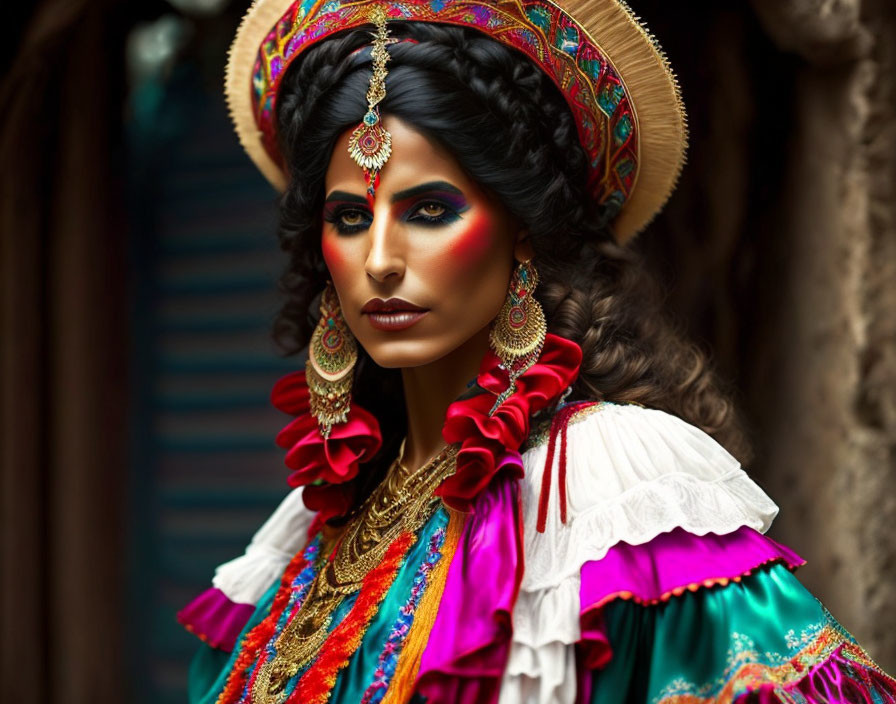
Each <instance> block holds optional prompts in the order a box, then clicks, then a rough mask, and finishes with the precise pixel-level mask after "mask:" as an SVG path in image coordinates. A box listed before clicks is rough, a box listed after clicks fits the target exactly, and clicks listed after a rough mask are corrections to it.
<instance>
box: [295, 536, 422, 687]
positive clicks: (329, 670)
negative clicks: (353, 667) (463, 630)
mask: <svg viewBox="0 0 896 704" xmlns="http://www.w3.org/2000/svg"><path fill="white" fill-rule="evenodd" d="M415 540H416V537H415V536H414V535H413V534H411V533H402V534H401V535H400V536H398V537H397V538H396V539H395V541H394V542H393V543H392V544H391V545H390V546H389V548H388V550H387V551H386V554H385V555H384V556H383V559H382V561H381V562H380V563H379V564H378V565H377V566H376V567H374V568H373V569H372V570H370V572H368V573H367V575H366V576H365V577H364V581H363V582H362V583H361V590H360V591H359V592H358V597H357V599H356V601H355V603H354V605H353V606H352V609H351V611H349V613H348V614H346V616H345V618H344V619H342V622H341V623H340V624H339V625H338V626H336V628H334V629H333V631H332V632H331V633H330V635H329V636H328V637H327V640H326V642H325V643H324V645H323V646H322V647H321V649H320V653H319V655H318V656H317V659H316V660H315V661H314V663H313V664H312V665H311V667H310V668H308V670H307V671H306V672H305V674H304V675H302V677H301V679H300V680H299V682H298V685H297V686H296V689H295V691H294V692H293V694H292V695H291V696H290V697H289V699H288V700H287V701H288V702H290V704H299V703H300V702H301V704H325V703H326V701H327V700H328V699H329V698H330V692H331V691H332V689H333V686H334V685H335V684H336V677H337V676H338V675H339V671H340V670H341V669H342V668H344V667H345V666H346V665H347V664H348V661H349V659H350V658H351V656H352V655H353V654H354V652H355V651H356V650H357V649H358V647H359V646H360V645H361V640H362V639H363V638H364V633H365V632H366V631H367V626H368V624H369V623H370V619H371V618H373V616H374V614H375V613H376V610H377V609H378V608H379V605H380V603H381V602H382V601H383V599H385V598H386V594H387V592H388V591H389V588H390V587H391V586H392V583H393V581H394V580H395V575H396V573H397V572H398V568H399V567H400V566H401V563H402V561H403V560H404V557H405V555H406V554H407V552H408V550H409V549H410V547H411V545H413V544H414V542H415Z"/></svg>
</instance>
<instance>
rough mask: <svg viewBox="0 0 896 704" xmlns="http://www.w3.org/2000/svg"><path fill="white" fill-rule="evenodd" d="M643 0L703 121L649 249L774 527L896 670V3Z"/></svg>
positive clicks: (818, 588) (813, 585)
mask: <svg viewBox="0 0 896 704" xmlns="http://www.w3.org/2000/svg"><path fill="white" fill-rule="evenodd" d="M634 4H635V7H636V9H637V10H638V11H639V12H640V14H641V15H642V16H643V17H645V18H646V19H647V21H648V23H649V25H650V27H651V29H653V31H654V32H655V33H656V34H657V36H658V37H659V38H660V39H661V41H662V42H663V44H664V46H666V48H667V50H668V53H669V55H670V59H671V60H672V64H673V66H675V67H676V69H677V70H678V72H679V74H680V79H681V84H682V88H683V92H684V97H685V101H686V103H687V105H688V109H689V113H690V116H691V121H690V122H691V131H692V139H691V148H690V152H689V164H688V166H687V167H686V170H685V173H684V175H683V178H682V182H681V184H680V187H679V189H678V190H677V192H676V193H675V195H674V196H673V199H672V200H671V201H670V203H669V207H668V208H667V209H666V211H665V212H664V213H663V214H662V216H661V217H660V218H659V219H658V220H657V222H656V223H655V225H654V226H653V228H651V230H650V231H648V232H646V233H645V234H644V236H642V238H641V241H640V242H639V246H640V247H641V248H642V249H643V250H644V252H645V255H646V256H647V258H648V261H649V262H650V264H651V265H652V266H653V267H654V268H655V269H656V271H657V272H658V273H659V275H660V277H661V278H662V279H664V280H665V282H666V285H667V287H668V290H669V304H670V307H671V308H672V309H673V311H674V312H675V313H676V314H677V316H678V317H679V318H680V320H681V321H682V323H683V324H684V325H686V326H687V327H689V328H690V329H691V331H692V332H693V333H694V335H695V337H697V338H698V339H699V340H701V341H703V342H704V343H705V345H706V347H707V349H710V350H712V351H713V354H714V356H715V361H716V363H717V365H718V367H719V369H720V370H721V372H722V374H723V376H725V377H726V378H728V379H731V380H732V381H733V383H734V386H735V391H736V393H737V394H738V396H739V400H740V402H741V403H740V405H741V407H742V409H743V413H744V416H745V420H746V422H747V425H748V427H749V428H750V429H751V431H752V433H751V435H752V438H753V445H754V448H755V457H754V459H753V460H752V462H750V463H748V468H749V470H750V471H751V473H752V474H753V476H754V477H756V479H757V480H758V481H759V482H760V483H761V484H762V485H763V486H764V487H765V488H766V489H767V491H768V492H769V494H770V495H771V496H772V497H773V498H774V499H775V501H776V502H777V503H778V504H779V505H780V506H781V514H780V517H779V518H778V520H777V521H776V523H775V526H774V527H773V529H772V535H773V536H774V537H776V538H778V539H779V540H782V541H783V542H786V543H788V544H790V545H791V546H793V547H794V548H795V549H796V550H797V551H798V552H799V553H801V554H802V555H803V556H804V557H806V558H807V560H808V564H807V566H806V567H804V568H803V569H801V570H800V577H801V579H802V580H803V582H804V583H805V584H806V585H807V586H808V587H809V588H810V589H811V590H812V591H813V592H814V593H815V594H817V595H818V596H819V597H820V598H821V599H822V600H823V601H824V602H825V604H826V605H827V606H828V607H829V608H830V610H831V611H832V612H833V613H834V614H835V616H837V617H838V618H839V619H840V620H841V621H842V622H843V624H844V625H845V626H846V627H847V628H848V629H850V630H851V631H852V632H853V633H854V634H855V635H856V637H857V638H858V639H859V641H860V642H861V643H862V644H863V645H864V646H865V647H866V648H867V650H868V651H869V653H870V654H871V655H872V657H874V658H876V659H877V660H878V661H879V662H880V664H881V665H882V666H883V667H884V668H885V669H887V670H888V671H890V672H896V618H894V617H893V616H892V604H893V603H894V602H896V6H894V5H893V3H892V2H891V0H842V1H838V0H753V2H752V4H748V3H711V2H696V3H694V6H693V7H689V11H688V13H687V17H683V16H682V15H681V13H680V8H679V7H678V6H676V7H674V8H673V7H670V6H669V5H668V4H667V3H662V2H659V1H657V2H649V1H647V0H643V1H642V2H637V3H634Z"/></svg>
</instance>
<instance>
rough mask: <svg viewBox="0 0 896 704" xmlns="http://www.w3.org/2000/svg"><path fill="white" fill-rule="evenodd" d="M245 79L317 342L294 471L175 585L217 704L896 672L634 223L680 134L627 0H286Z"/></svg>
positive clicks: (204, 687) (207, 691) (856, 684)
mask: <svg viewBox="0 0 896 704" xmlns="http://www.w3.org/2000/svg"><path fill="white" fill-rule="evenodd" d="M589 31H590V34H589ZM592 36H593V37H595V38H594V39H592ZM228 96H229V99H230V103H231V108H232V112H233V116H234V120H235V123H236V125H237V131H238V132H239V134H240V137H241V139H242V141H243V144H244V146H245V147H246V149H247V151H248V152H249V154H250V155H251V156H252V158H253V159H254V160H255V161H256V163H257V164H258V165H259V167H260V168H261V169H262V171H263V172H264V173H265V175H266V176H267V177H268V178H269V179H270V180H271V181H272V183H274V184H275V185H278V186H279V187H281V188H283V189H284V196H283V200H282V218H281V238H282V244H283V247H284V249H285V250H286V251H287V252H288V253H289V255H290V266H289V269H288V271H287V273H286V275H285V276H284V279H283V287H284V290H285V292H286V294H287V304H286V305H285V307H284V309H283V311H282V314H281V316H280V320H279V325H278V334H279V336H280V338H281V339H282V340H285V341H286V343H287V346H291V347H292V349H293V350H294V351H298V350H299V349H300V348H302V347H303V346H304V345H306V344H307V345H308V346H309V347H308V362H307V364H306V368H305V371H304V372H297V373H294V374H291V375H289V376H287V377H286V378H284V379H283V380H281V381H280V382H279V383H278V384H277V386H276V387H275V389H274V393H273V402H274V404H275V405H276V406H277V407H279V408H281V409H282V410H284V411H286V412H287V413H290V414H292V415H293V416H295V419H294V420H293V421H292V422H291V423H290V424H289V425H287V427H286V428H285V429H284V430H283V431H282V432H281V433H280V435H279V436H278V443H279V444H280V445H281V446H282V447H284V448H285V449H286V450H287V455H286V464H287V465H288V466H289V467H290V468H291V469H292V470H293V472H292V474H291V476H290V484H291V485H292V486H294V487H297V488H296V489H295V490H294V491H293V492H292V493H291V494H290V495H289V496H288V497H287V498H286V500H285V501H284V503H283V504H282V505H281V506H280V508H279V509H278V510H277V511H276V512H275V513H274V515H273V516H272V517H271V519H270V520H269V521H268V522H267V523H266V524H265V525H264V526H263V527H262V528H261V530H260V531H259V532H258V533H257V534H256V536H255V537H254V539H253V541H252V543H251V544H250V546H249V548H248V549H247V551H246V554H245V555H244V556H243V557H240V558H238V559H237V560H234V561H232V562H230V563H227V564H225V565H222V566H221V567H220V568H219V569H218V571H217V573H216V575H215V581H214V585H215V586H214V588H213V589H211V590H209V591H208V592H206V593H204V594H203V595H201V596H200V597H199V598H198V599H196V600H195V601H194V602H193V603H191V604H190V605H189V606H188V607H187V608H186V609H184V611H183V612H182V613H181V615H180V616H181V620H182V622H183V623H184V624H185V625H186V626H187V627H188V628H190V629H191V630H193V631H194V632H196V633H197V634H198V635H200V637H202V639H203V640H204V641H205V642H206V644H207V645H205V646H203V648H202V649H201V651H200V653H199V655H198V656H197V658H196V660H195V661H194V665H193V669H192V677H193V680H192V683H191V697H192V700H193V701H199V702H220V703H230V702H286V701H289V702H365V703H366V702H380V701H382V702H389V703H391V702H410V701H429V702H489V701H501V702H573V701H588V702H601V703H603V702H662V703H664V704H672V703H673V702H674V703H675V704H683V703H685V702H686V703H688V704H692V703H696V702H708V701H719V702H728V701H735V700H737V701H768V702H772V701H787V702H794V701H799V702H802V701H810V702H841V701H867V702H893V701H896V682H894V681H893V680H892V679H891V678H889V677H888V676H887V675H885V674H884V673H882V672H881V671H880V670H879V669H878V668H877V667H876V666H875V665H874V663H872V662H871V661H870V660H869V659H868V657H867V656H866V655H865V653H864V652H863V651H862V650H861V648H859V647H858V645H857V644H856V643H855V642H854V640H853V639H852V638H851V637H850V636H849V634H847V633H846V632H845V631H844V630H843V629H842V628H841V627H840V626H839V624H837V622H836V621H835V620H834V619H833V618H832V617H831V616H830V615H829V614H828V613H827V611H826V610H825V609H824V608H823V607H822V606H821V605H820V604H819V603H818V602H817V601H816V600H815V599H814V598H813V597H812V596H811V595H810V594H809V593H808V592H806V591H805V590H804V589H803V588H802V587H801V585H800V584H799V582H798V581H797V580H796V578H795V577H794V576H793V575H792V573H791V570H792V569H794V568H796V567H797V566H798V565H799V564H801V560H800V558H799V557H798V556H797V555H795V554H794V553H793V552H791V551H790V550H788V549H787V548H785V547H783V546H781V545H778V544H776V543H774V542H773V541H771V540H769V539H767V538H765V537H764V536H763V535H762V533H763V532H764V531H765V530H766V529H767V528H768V526H769V524H770V522H771V520H772V518H773V517H774V515H775V513H776V511H777V508H776V507H775V505H774V504H773V503H772V502H771V500H770V499H769V498H768V497H767V496H766V495H765V494H764V493H763V492H762V491H761V490H760V489H759V487H757V486H756V485H755V484H754V483H753V482H752V481H750V479H749V478H748V477H747V475H746V474H745V473H744V472H743V471H742V470H741V469H740V466H739V464H738V462H737V460H735V459H734V457H733V456H732V454H730V452H732V453H735V454H739V453H741V451H742V450H741V442H740V437H739V434H738V431H737V428H736V425H735V422H734V419H733V418H732V412H731V409H730V405H729V404H728V402H727V400H726V399H725V398H724V396H723V394H722V393H721V392H720V390H719V389H718V386H717V384H716V382H715V380H714V379H713V376H712V374H711V373H710V371H709V370H708V369H707V367H706V364H705V361H704V359H703V358H702V356H701V355H700V354H698V353H697V352H695V351H694V350H693V349H692V348H691V347H689V346H688V345H687V344H685V343H684V342H683V341H682V340H681V339H680V338H679V337H678V336H676V334H675V333H674V332H673V331H672V330H671V329H670V328H669V327H668V326H667V325H666V324H665V323H664V322H663V320H662V318H661V316H660V315H659V313H658V312H657V310H656V309H655V308H654V307H653V305H652V304H651V303H650V300H651V299H650V298H649V297H645V294H644V286H643V277H642V275H641V274H640V273H639V271H638V268H637V264H636V263H635V262H633V260H632V257H631V255H630V254H629V253H628V252H627V251H626V250H625V249H624V248H623V247H622V246H621V243H623V242H624V241H625V240H626V239H628V238H629V237H631V236H632V235H633V234H635V233H636V232H637V231H638V230H640V229H641V228H643V227H644V225H645V224H646V223H647V222H648V221H649V220H650V218H651V217H652V216H653V215H654V214H655V213H656V211H657V210H658V209H659V208H660V207H661V206H662V204H663V202H664V201H665V200H666V198H667V197H668V195H669V193H670V191H671V190H672V188H673V186H674V183H675V180H676V178H677V176H678V172H679V170H680V168H681V164H682V160H683V150H684V141H685V127H684V113H683V110H682V108H681V104H680V100H679V96H678V91H677V88H676V85H675V82H674V78H673V76H672V74H671V72H670V71H669V68H668V66H667V64H666V62H665V60H664V58H663V57H662V54H661V53H660V52H659V50H658V48H657V47H656V45H655V43H654V42H653V40H652V39H651V38H650V37H649V35H648V34H647V33H646V32H645V31H644V30H643V28H642V27H641V26H640V25H639V24H638V23H637V21H636V20H635V19H634V18H633V17H632V16H631V15H630V13H629V12H628V10H627V9H626V8H625V7H624V6H622V5H621V4H619V3H618V2H617V1H616V0H590V1H589V2H587V3H585V4H584V6H583V7H579V8H578V9H576V8H575V7H573V6H572V5H571V4H569V6H567V8H566V10H562V9H560V8H559V7H557V6H555V5H553V4H551V3H548V2H544V1H542V0H539V1H536V2H503V1H501V2H496V1H495V0H488V1H486V0H478V1H476V2H467V1H466V0H430V2H426V3H423V2H417V1H416V0H392V1H390V2H382V1H381V0H362V2H355V3H342V2H340V0H331V1H330V2H326V3H320V2H318V3H313V2H310V1H309V2H305V3H294V4H289V3H288V2H285V1H284V0H275V1H270V0H262V1H261V2H257V3H256V4H255V5H254V6H253V9H252V10H251V11H250V12H249V14H248V15H247V18H246V19H245V21H244V23H243V25H242V26H241V29H240V31H239V34H238V36H237V39H236V41H235V43H234V47H233V50H232V52H231V56H230V65H229V70H228ZM287 174H288V176H287ZM723 446H724V447H727V448H728V450H726V449H724V447H723ZM729 450H730V452H729Z"/></svg>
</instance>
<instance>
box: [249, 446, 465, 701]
mask: <svg viewBox="0 0 896 704" xmlns="http://www.w3.org/2000/svg"><path fill="white" fill-rule="evenodd" d="M456 460H457V447H455V446H453V445H449V446H448V447H446V448H445V449H443V450H442V451H441V452H440V453H439V454H438V455H437V456H436V457H434V458H433V459H431V460H430V461H429V462H427V463H426V464H424V465H423V466H422V467H420V468H418V469H415V470H413V471H410V470H408V469H407V468H405V467H404V465H402V464H401V462H400V458H399V459H396V460H395V462H393V463H392V466H391V467H390V468H389V472H388V474H387V475H386V478H385V479H384V480H383V482H382V483H380V485H379V486H378V487H377V488H376V489H375V490H374V491H373V493H371V495H370V496H369V497H368V499H367V500H366V501H365V502H364V504H363V505H362V506H361V509H360V511H359V512H358V515H357V516H356V517H355V518H353V519H352V520H351V521H350V522H349V524H348V526H347V527H346V530H345V533H344V535H343V537H342V539H341V540H339V542H338V543H337V545H336V547H335V552H334V553H333V557H332V559H330V560H327V563H326V565H325V566H324V567H323V568H322V569H321V570H320V571H318V573H317V574H316V575H315V577H314V580H313V581H312V582H311V585H310V586H309V589H308V595H307V596H306V597H305V601H304V602H303V604H302V606H301V608H300V610H299V612H298V613H297V614H295V616H294V617H293V618H292V620H291V621H290V622H289V623H288V624H287V625H286V627H285V628H284V629H283V633H281V634H280V636H279V638H278V639H277V642H276V644H275V649H276V653H277V654H276V656H275V657H274V658H273V659H271V660H270V661H268V662H267V663H266V664H265V665H264V666H262V670H261V671H260V672H259V677H258V679H257V680H256V683H255V686H254V687H253V690H252V695H253V701H257V702H264V703H265V704H276V703H277V702H280V701H281V699H282V696H283V694H284V688H285V686H286V684H287V682H288V681H289V679H290V678H292V677H294V676H295V675H296V674H298V672H299V670H301V669H302V667H303V666H305V665H306V664H308V663H309V662H311V661H312V660H313V659H314V658H315V657H316V655H317V653H318V652H319V650H320V649H321V647H322V646H323V644H324V642H325V641H326V640H327V637H328V636H329V633H330V625H331V622H332V617H333V613H334V612H335V610H336V609H337V608H338V606H339V605H340V604H341V603H342V602H343V600H344V599H345V598H346V597H347V596H349V595H351V594H355V593H356V592H358V590H359V589H360V588H361V583H362V582H363V581H364V578H365V577H366V575H367V573H368V572H369V571H370V570H371V569H372V568H373V567H375V566H376V565H377V564H379V563H380V562H381V561H382V559H383V556H384V555H385V554H386V552H387V550H388V549H389V546H390V545H391V544H392V542H393V541H394V540H396V539H397V538H398V537H399V536H400V535H402V534H403V533H410V534H415V533H416V532H417V531H418V530H419V529H420V528H421V527H422V526H423V524H424V523H426V521H427V520H429V519H430V518H431V517H432V515H433V514H434V513H435V510H436V508H437V507H438V506H439V505H440V503H441V499H439V498H438V497H435V496H433V492H434V491H435V490H436V488H437V487H438V486H439V485H440V484H441V483H442V481H443V480H444V479H446V478H447V477H448V476H450V475H451V474H453V473H454V471H455V467H456Z"/></svg>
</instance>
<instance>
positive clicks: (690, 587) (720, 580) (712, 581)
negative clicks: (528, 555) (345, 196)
mask: <svg viewBox="0 0 896 704" xmlns="http://www.w3.org/2000/svg"><path fill="white" fill-rule="evenodd" d="M779 562H784V563H785V564H786V566H787V569H789V570H790V571H791V572H794V571H795V570H796V568H797V567H801V566H802V565H804V564H806V562H805V560H804V561H803V562H802V563H800V564H799V565H795V566H793V567H791V566H790V564H789V563H786V561H785V560H784V558H783V557H772V558H770V559H768V560H765V561H764V562H760V563H759V564H757V565H756V566H754V567H752V568H750V569H748V570H747V571H746V572H742V573H741V574H739V575H737V576H736V577H710V578H708V579H704V580H703V581H702V582H690V583H689V584H683V585H682V586H680V587H675V588H674V589H670V590H669V591H667V592H663V593H662V594H660V596H658V597H656V598H655V599H644V598H642V597H640V596H637V595H636V594H635V593H634V592H630V591H618V592H613V593H612V594H607V595H606V596H605V597H603V598H602V599H600V600H599V601H596V602H594V603H593V604H591V605H589V606H588V608H587V609H586V610H585V613H588V612H589V611H592V610H594V609H600V608H603V607H604V606H606V605H607V604H609V603H610V602H611V601H616V600H617V599H622V600H623V601H632V602H634V603H636V604H640V605H641V606H656V605H657V604H662V603H665V602H667V601H669V600H670V599H672V597H677V596H681V595H682V594H684V593H685V592H697V591H700V590H701V589H709V588H710V587H727V586H728V585H729V584H732V583H735V584H738V583H740V582H741V581H743V579H744V577H749V576H750V575H752V574H754V573H755V572H756V570H759V569H762V568H764V567H767V566H768V565H773V564H776V563H779Z"/></svg>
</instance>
